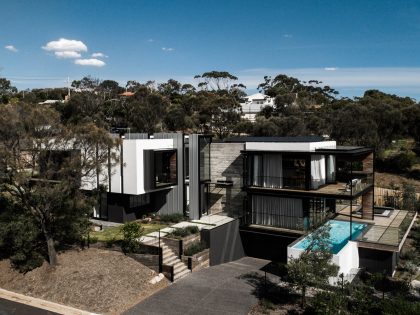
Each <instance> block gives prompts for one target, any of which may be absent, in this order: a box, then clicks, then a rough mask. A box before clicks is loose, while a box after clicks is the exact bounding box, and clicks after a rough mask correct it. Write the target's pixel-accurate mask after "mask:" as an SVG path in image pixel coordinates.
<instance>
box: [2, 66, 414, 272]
mask: <svg viewBox="0 0 420 315" xmlns="http://www.w3.org/2000/svg"><path fill="white" fill-rule="evenodd" d="M195 80H196V81H197V84H196V86H193V85H191V84H183V83H181V82H178V81H176V80H173V79H170V80H168V81H167V82H163V83H156V82H154V81H148V82H145V83H140V82H136V81H133V80H131V81H128V82H127V83H126V84H125V86H120V84H119V83H118V82H116V81H113V80H109V79H107V80H100V79H97V78H92V77H90V76H86V77H84V78H82V79H80V80H75V81H73V82H72V88H73V90H72V92H71V97H70V99H69V100H68V101H64V100H65V99H66V96H67V94H68V90H67V89H66V88H57V89H33V90H31V91H24V93H23V92H19V91H18V90H17V89H16V88H15V87H13V86H12V84H11V83H10V81H9V80H7V78H0V197H1V199H2V206H1V208H0V255H2V257H9V258H11V259H12V261H13V262H14V263H15V264H16V266H17V267H19V268H22V270H26V269H30V268H33V266H37V265H39V264H40V262H42V260H43V259H45V258H47V259H48V261H49V262H50V263H51V264H52V265H55V264H56V263H57V261H56V257H57V254H56V251H57V249H59V250H60V249H63V248H65V247H66V246H68V245H73V244H77V243H79V242H82V241H83V240H84V239H86V237H87V233H88V231H89V224H88V218H89V216H90V215H91V211H92V208H93V207H92V205H93V203H94V202H95V200H97V198H98V195H99V193H100V192H99V190H98V191H97V192H96V193H97V194H95V193H94V194H93V195H92V196H87V195H85V194H82V193H81V191H80V189H79V188H80V181H79V179H80V177H81V176H82V175H86V174H87V175H89V176H93V177H95V175H94V174H95V173H98V172H97V169H98V167H99V165H101V164H102V162H104V159H105V158H106V155H105V154H101V152H106V151H107V150H105V148H107V147H109V146H113V145H117V144H118V143H116V142H115V141H113V139H112V138H111V137H109V135H108V131H113V132H119V133H126V132H131V133H133V132H145V133H153V132H171V131H182V132H198V133H206V134H213V135H214V136H215V137H216V138H220V139H223V138H226V137H229V136H231V135H238V134H242V135H255V136H298V135H322V136H328V137H330V138H331V139H334V140H337V142H338V143H339V144H349V145H365V146H372V147H375V148H376V150H377V166H378V168H379V169H380V170H381V171H387V172H394V173H397V174H404V175H406V176H411V177H412V178H418V177H416V176H418V171H419V168H418V165H419V147H420V105H419V104H418V103H417V102H416V101H415V100H413V99H411V98H408V97H399V96H396V95H390V94H386V93H383V92H380V91H377V90H369V91H366V92H365V94H364V95H363V96H362V97H360V98H354V99H349V98H340V97H339V95H338V92H337V91H336V90H334V89H333V88H331V87H329V86H324V85H323V84H322V82H320V81H317V80H311V81H307V82H305V81H299V80H298V79H296V78H292V77H289V76H286V75H283V74H280V75H278V76H276V77H274V78H271V77H264V78H263V80H262V81H263V82H262V83H261V84H260V85H259V87H258V88H259V89H260V91H261V92H262V93H265V94H266V95H269V96H271V97H274V98H275V105H274V107H273V108H264V109H263V110H262V111H261V113H260V114H259V115H258V117H257V119H256V121H255V122H254V123H252V122H250V121H246V120H242V119H241V114H240V110H241V106H240V101H241V97H243V96H244V95H245V88H246V87H245V86H244V85H243V84H241V83H240V82H238V78H237V77H236V76H234V75H232V74H230V73H228V72H226V71H209V72H205V73H203V74H200V75H197V76H195ZM123 92H130V93H131V94H130V93H123ZM49 99H54V100H57V101H58V102H56V103H55V104H45V103H44V104H42V103H43V102H44V101H45V100H49ZM400 139H404V140H403V141H404V142H400ZM54 147H66V148H71V150H78V151H79V152H82V153H83V154H82V157H80V158H75V156H74V155H72V154H71V152H70V151H71V150H69V152H68V154H67V155H66V154H65V155H63V156H56V155H55V154H50V153H46V152H48V151H51V150H52V149H54ZM92 156H94V157H95V158H94V159H92V158H88V157H92ZM40 161H43V162H42V163H40ZM58 165H59V166H58ZM93 180H94V178H93ZM173 219H177V218H171V220H173ZM164 220H166V218H162V222H164Z"/></svg>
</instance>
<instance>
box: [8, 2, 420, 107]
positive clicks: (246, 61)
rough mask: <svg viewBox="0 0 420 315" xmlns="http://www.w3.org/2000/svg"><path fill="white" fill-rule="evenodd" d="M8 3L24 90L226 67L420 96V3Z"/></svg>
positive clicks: (188, 75) (11, 50) (244, 75)
mask: <svg viewBox="0 0 420 315" xmlns="http://www.w3.org/2000/svg"><path fill="white" fill-rule="evenodd" d="M1 8H2V12H7V14H2V19H0V77H6V78H9V79H10V80H11V81H12V82H13V84H14V85H15V86H17V87H18V88H20V89H24V88H34V87H45V86H65V84H66V83H65V80H66V78H67V77H70V80H74V79H80V78H82V77H83V76H85V75H92V76H94V77H98V78H100V79H112V80H116V81H118V82H120V83H121V84H122V85H124V84H125V82H126V81H127V80H137V81H140V82H144V81H146V80H149V79H151V80H156V81H157V82H162V81H166V80H167V79H169V78H174V79H177V80H180V81H182V82H185V83H186V82H188V83H193V82H194V80H193V76H194V75H196V74H200V73H203V72H205V71H211V70H226V71H229V72H231V73H232V74H234V75H236V76H238V77H239V81H240V82H242V83H244V84H245V85H246V86H247V87H248V89H249V92H253V91H254V90H255V88H256V86H257V85H258V83H260V82H262V78H263V76H264V75H272V76H275V75H276V74H279V73H285V74H288V75H292V76H295V77H297V78H299V79H301V80H309V79H318V80H322V81H323V82H324V83H325V84H328V85H330V86H332V87H334V88H336V89H338V90H339V91H340V94H341V95H343V96H360V95H361V93H362V92H363V91H364V90H366V89H369V88H377V89H381V90H383V91H385V92H389V93H395V94H398V95H403V96H410V97H414V98H416V99H419V100H420V1H418V0H417V1H410V0H404V1H403V0H400V1H397V0H394V1H387V0H382V1H379V0H378V1H374V0H370V1H362V0H359V1H358V0H351V1H346V0H342V1H320V0H319V1H317V0H306V1H304V0H301V1H299V0H295V1H281V0H278V1H274V0H273V1H264V0H259V1H246V0H242V1H234V0H231V1H229V0H223V1H201V0H196V1H185V0H183V1H181V0H179V1H177V0H173V1H169V0H168V1H150V0H149V1H143V0H137V1H128V0H126V1H124V0H120V1H116V0H113V1H111V0H107V1H106V0H84V1H81V0H72V1H64V0H62V1H53V0H38V1H30V0H27V1H20V0H15V1H7V0H1ZM60 39H64V40H61V41H60ZM94 53H101V54H103V56H100V55H99V56H98V55H94V57H92V54H94ZM64 57H67V58H64Z"/></svg>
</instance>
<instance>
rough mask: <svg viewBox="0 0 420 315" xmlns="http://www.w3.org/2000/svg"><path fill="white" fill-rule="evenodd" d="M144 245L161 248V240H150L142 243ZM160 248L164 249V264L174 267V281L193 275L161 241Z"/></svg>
mask: <svg viewBox="0 0 420 315" xmlns="http://www.w3.org/2000/svg"><path fill="white" fill-rule="evenodd" d="M142 243H143V244H146V245H150V246H156V247H158V246H159V240H158V239H157V238H148V239H146V240H143V241H142ZM160 247H161V248H162V263H163V264H164V265H167V266H172V267H173V281H177V280H179V279H181V278H183V277H185V276H186V275H187V274H189V273H191V270H189V269H188V267H187V265H186V264H185V263H184V262H183V261H182V260H181V259H179V258H178V255H176V254H175V253H174V252H173V251H172V250H171V249H170V248H169V247H168V246H167V245H166V244H165V243H164V241H163V240H162V239H161V240H160Z"/></svg>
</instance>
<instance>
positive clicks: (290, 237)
mask: <svg viewBox="0 0 420 315" xmlns="http://www.w3.org/2000/svg"><path fill="white" fill-rule="evenodd" d="M115 150H116V152H117V155H118V156H119V161H118V162H117V163H114V164H113V163H109V164H108V166H107V167H104V168H102V171H101V172H105V173H104V174H102V175H101V176H92V178H91V179H84V182H83V188H84V189H85V190H91V189H94V188H96V187H97V186H98V185H102V186H103V187H106V191H105V192H103V193H102V198H101V202H100V204H99V205H98V207H97V208H96V209H95V213H94V216H95V217H96V218H99V219H104V220H109V221H115V222H125V221H129V220H133V219H137V218H141V217H142V216H143V215H145V214H149V213H158V214H172V213H181V214H184V215H185V216H187V217H189V218H190V219H191V220H193V221H194V220H203V219H204V218H211V217H212V216H213V217H215V216H219V217H220V216H225V217H229V218H230V219H229V220H227V221H226V223H225V224H223V225H221V226H218V227H217V228H214V229H212V230H211V231H210V230H208V231H207V232H205V233H207V235H206V237H205V239H207V241H208V242H209V244H208V245H209V247H210V263H211V264H212V261H213V264H214V263H215V262H218V263H220V262H226V261H229V260H233V259H237V258H239V257H241V256H245V255H248V256H253V257H260V258H265V259H270V260H275V261H283V262H286V261H287V259H288V257H289V258H290V257H297V256H299V255H300V253H301V252H302V251H303V250H304V249H305V246H307V240H306V238H305V237H306V235H307V234H308V233H310V232H311V231H313V230H314V229H316V228H317V227H319V226H321V225H323V224H330V226H331V232H330V236H331V245H332V251H333V254H334V256H333V260H334V262H335V263H337V264H338V265H339V266H340V272H342V273H343V274H344V275H345V276H346V277H347V278H346V279H351V277H352V275H354V274H355V273H357V271H358V270H359V269H360V268H366V269H368V270H369V271H372V272H383V271H384V270H385V271H386V272H387V273H389V274H392V273H393V272H394V270H395V267H396V264H397V262H398V258H399V253H400V250H401V247H402V245H403V243H404V241H405V238H406V236H407V234H408V232H409V230H410V228H411V225H412V224H413V222H414V220H415V213H412V212H409V211H405V210H401V209H393V208H386V207H379V205H378V204H375V200H376V199H375V187H374V176H375V172H374V170H375V168H374V151H373V149H371V148H365V147H355V146H338V145H337V144H336V142H335V141H326V140H324V139H323V138H322V137H315V136H309V137H234V138H229V139H225V140H224V141H216V140H213V139H212V137H211V136H208V135H200V134H191V135H184V134H182V133H157V134H154V135H152V136H149V135H147V134H129V135H127V134H126V137H125V138H122V139H121V145H120V147H119V148H117V149H115ZM105 175H109V176H105ZM98 181H99V182H98ZM209 222H210V221H209ZM216 256H217V257H218V258H217V259H213V260H212V257H216Z"/></svg>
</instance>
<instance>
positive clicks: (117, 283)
mask: <svg viewBox="0 0 420 315" xmlns="http://www.w3.org/2000/svg"><path fill="white" fill-rule="evenodd" d="M155 275H156V273H155V272H154V271H152V270H151V269H149V268H147V267H146V266H144V265H142V264H140V263H138V262H137V261H135V260H133V259H131V258H130V257H127V256H124V255H123V254H121V253H119V252H114V251H108V250H101V249H94V248H91V249H86V250H83V251H81V250H70V251H67V252H65V253H62V254H60V256H59V266H57V267H56V268H50V267H49V266H48V264H47V263H44V265H43V266H42V267H40V268H37V269H35V270H32V271H30V272H28V273H26V274H22V273H19V272H18V271H16V270H14V269H12V268H11V266H10V263H9V261H8V260H2V261H0V287H1V288H3V289H6V290H10V291H13V292H18V293H22V294H25V295H30V296H33V297H37V298H41V299H45V300H49V301H52V302H56V303H60V304H65V305H69V306H72V307H76V308H79V309H83V310H87V311H91V312H96V313H108V314H119V313H121V312H123V311H124V310H126V309H128V308H130V307H131V306H133V305H134V304H136V303H138V302H139V301H141V300H142V299H144V298H146V297H147V296H149V295H151V294H153V293H154V292H156V291H158V290H160V289H161V288H163V287H165V286H166V285H167V284H168V281H167V280H166V279H163V280H162V281H160V282H159V283H158V284H155V285H152V284H150V283H149V282H148V281H149V280H150V279H151V278H153V277H154V276H155Z"/></svg>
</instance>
